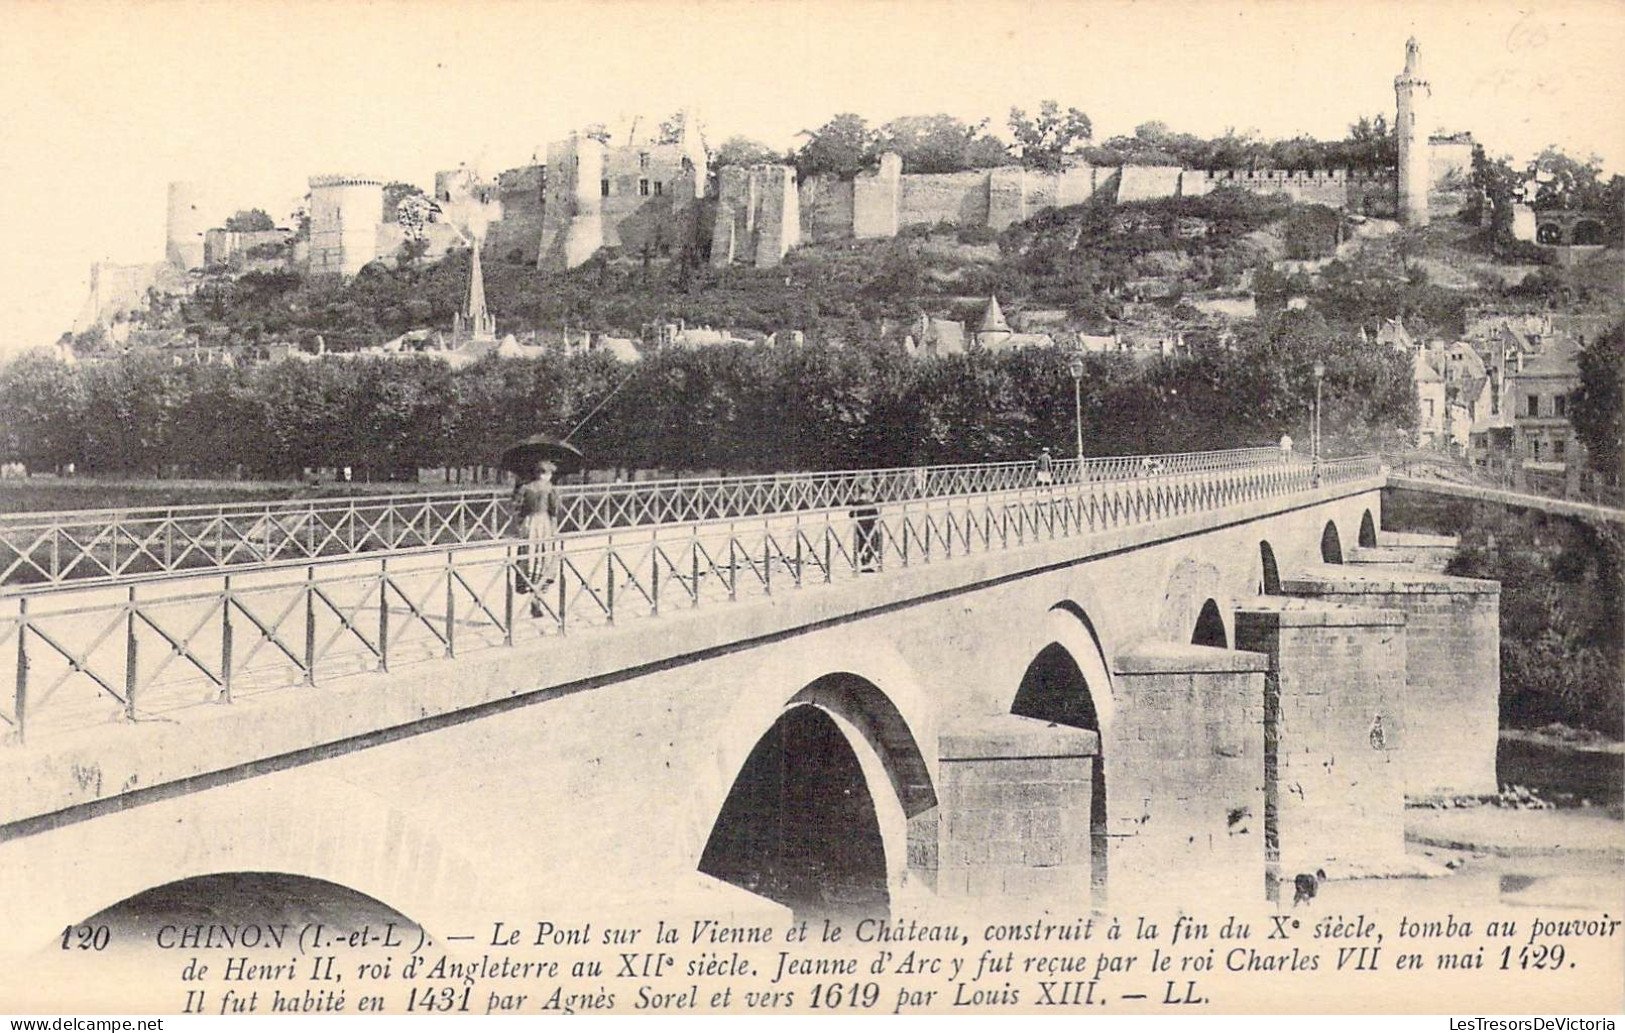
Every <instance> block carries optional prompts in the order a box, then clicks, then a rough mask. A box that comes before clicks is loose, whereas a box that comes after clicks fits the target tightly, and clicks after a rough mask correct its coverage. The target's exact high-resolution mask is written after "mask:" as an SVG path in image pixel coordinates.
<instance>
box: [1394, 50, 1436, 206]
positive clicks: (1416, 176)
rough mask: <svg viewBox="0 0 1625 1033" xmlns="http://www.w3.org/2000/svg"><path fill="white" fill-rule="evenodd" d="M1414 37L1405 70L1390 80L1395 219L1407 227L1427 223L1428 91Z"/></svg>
mask: <svg viewBox="0 0 1625 1033" xmlns="http://www.w3.org/2000/svg"><path fill="white" fill-rule="evenodd" d="M1420 50H1421V48H1420V47H1418V46H1417V43H1416V37H1415V36H1412V37H1411V38H1410V39H1409V40H1407V41H1406V43H1405V70H1404V71H1403V72H1400V73H1399V74H1398V75H1396V76H1395V77H1394V98H1395V100H1396V102H1397V107H1398V118H1397V119H1396V121H1395V123H1394V132H1395V134H1396V136H1397V140H1398V143H1399V217H1400V218H1401V219H1403V220H1404V221H1405V222H1406V223H1407V224H1408V225H1411V226H1426V225H1427V224H1428V137H1429V136H1430V135H1431V134H1432V132H1433V127H1432V125H1431V124H1430V123H1429V121H1428V103H1427V102H1428V98H1429V97H1430V96H1432V90H1431V89H1430V88H1429V87H1428V81H1427V80H1426V79H1424V78H1422V72H1421V69H1420V68H1419V67H1418V65H1417V56H1418V53H1419V52H1420Z"/></svg>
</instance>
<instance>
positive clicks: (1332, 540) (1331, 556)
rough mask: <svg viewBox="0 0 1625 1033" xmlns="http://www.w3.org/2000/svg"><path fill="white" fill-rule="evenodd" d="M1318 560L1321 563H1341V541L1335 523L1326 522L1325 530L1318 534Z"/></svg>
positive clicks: (1331, 521) (1333, 521) (1332, 521)
mask: <svg viewBox="0 0 1625 1033" xmlns="http://www.w3.org/2000/svg"><path fill="white" fill-rule="evenodd" d="M1320 560H1321V562H1322V563H1342V562H1343V539H1342V538H1341V537H1339V536H1338V533H1337V521H1335V520H1328V521H1326V529H1325V530H1323V531H1321V532H1320Z"/></svg>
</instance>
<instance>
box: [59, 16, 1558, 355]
mask: <svg viewBox="0 0 1625 1033" xmlns="http://www.w3.org/2000/svg"><path fill="white" fill-rule="evenodd" d="M1394 92H1395V109H1396V115H1397V118H1396V121H1395V127H1394V129H1395V134H1396V138H1397V143H1398V166H1397V168H1395V169H1384V170H1380V171H1356V170H1345V169H1316V170H1293V171H1287V170H1280V169H1225V170H1207V169H1193V168H1183V167H1179V166H1152V165H1129V166H1123V167H1101V166H1092V165H1089V164H1086V163H1082V162H1073V163H1069V164H1068V165H1066V166H1065V167H1064V168H1062V169H1060V170H1058V171H1055V172H1045V171H1037V170H1032V169H1025V168H1022V167H1021V166H1018V165H1009V166H1001V167H997V168H991V169H978V170H971V171H964V172H949V173H928V174H918V173H909V172H907V171H906V170H905V169H904V167H903V161H902V159H901V158H900V157H899V156H898V155H896V154H889V153H888V154H884V155H882V156H881V157H880V160H879V163H878V167H876V168H874V169H871V170H869V171H866V172H863V173H860V174H859V175H857V176H855V177H852V178H841V177H836V176H810V177H807V178H805V179H800V180H798V178H797V176H796V174H795V170H794V169H793V168H791V167H790V166H788V165H774V164H764V165H754V166H750V167H748V168H741V167H731V168H724V169H721V170H718V173H717V175H716V176H715V177H714V182H713V178H712V177H711V175H710V170H709V168H708V165H707V156H706V151H705V147H704V145H703V144H702V142H701V141H700V138H699V134H698V133H697V132H695V131H693V130H692V129H691V127H690V119H689V118H688V117H687V115H686V113H685V114H684V115H683V116H682V118H681V120H680V122H679V125H678V127H677V129H676V133H675V138H674V139H672V138H665V139H650V138H649V137H648V134H647V133H640V132H639V131H638V129H637V128H636V124H635V123H634V126H633V128H632V129H631V130H630V131H629V132H627V133H626V134H625V135H624V136H623V138H622V139H621V140H620V141H619V142H614V141H612V140H611V139H610V138H609V137H608V136H607V134H604V133H602V132H596V133H574V134H571V135H570V136H569V137H568V138H566V139H563V140H557V141H554V142H553V143H551V144H548V145H547V147H546V148H545V156H546V160H545V161H544V162H537V161H534V160H533V161H531V162H530V163H528V164H525V165H522V166H519V167H517V168H512V169H508V170H505V171H503V172H500V173H498V174H497V175H496V176H495V177H494V178H489V179H487V178H482V177H481V176H479V175H478V174H476V173H474V172H472V171H471V170H469V169H468V168H466V167H463V168H459V169H455V170H449V171H443V172H439V173H437V174H436V176H435V199H436V200H437V201H438V202H439V203H440V204H441V205H442V207H443V208H446V209H450V208H451V207H453V206H456V205H458V204H461V203H463V202H467V201H473V202H477V203H478V204H479V205H480V206H484V208H485V211H486V212H489V213H497V212H500V214H492V215H488V216H487V215H482V216H481V217H482V218H484V219H487V220H488V221H487V222H486V223H484V224H483V225H482V227H481V230H482V231H483V232H477V233H476V237H477V238H483V247H484V250H485V251H486V257H487V258H488V259H489V258H492V257H500V258H502V259H506V260H510V261H520V262H524V263H527V264H534V265H535V266H537V267H538V268H543V269H569V268H574V267H575V266H578V265H581V264H582V263H584V262H586V261H588V260H589V259H591V258H592V257H593V256H594V255H596V254H598V253H599V252H600V251H601V250H603V249H605V248H618V249H620V250H621V252H622V253H623V254H624V255H626V256H628V257H634V258H635V257H643V258H645V259H648V258H661V257H669V256H672V255H673V254H674V253H681V252H682V251H684V250H685V249H688V248H691V247H694V246H696V245H699V244H702V243H703V242H704V240H705V239H706V238H707V237H708V239H709V243H710V256H711V263H712V264H713V265H714V266H727V265H731V264H735V263H740V264H746V265H752V266H755V267H757V268H770V267H773V266H776V265H777V264H779V263H780V262H781V261H783V259H784V257H785V255H786V254H787V253H788V252H789V251H790V249H792V248H794V247H796V246H798V245H799V244H801V243H802V242H803V241H810V242H823V241H833V240H842V239H856V240H869V239H886V238H890V237H895V236H896V235H897V234H898V233H899V232H901V231H903V230H904V229H907V228H908V227H914V226H937V225H944V224H946V225H951V226H956V227H961V228H968V227H985V228H987V229H990V230H993V231H999V230H1003V229H1005V228H1006V227H1008V226H1010V225H1012V224H1015V223H1018V222H1021V221H1023V220H1025V219H1028V218H1030V217H1031V216H1033V215H1034V214H1036V213H1037V212H1039V211H1040V210H1042V209H1044V208H1051V207H1065V206H1068V205H1076V204H1081V203H1084V202H1086V201H1090V200H1092V199H1097V198H1099V199H1106V200H1109V201H1111V202H1115V203H1128V202H1134V201H1150V200H1158V199H1162V198H1173V197H1200V196H1204V195H1206V194H1209V193H1212V192H1213V191H1215V190H1221V189H1229V190H1242V191H1246V192H1248V193H1253V194H1274V195H1281V196H1285V197H1288V198H1290V199H1292V200H1293V201H1296V202H1300V203H1305V204H1320V205H1325V206H1327V207H1330V208H1334V209H1338V210H1344V211H1351V212H1358V213H1363V214H1368V215H1376V216H1390V215H1397V216H1398V217H1400V218H1401V219H1403V220H1404V221H1405V222H1407V223H1409V224H1411V225H1416V226H1425V225H1427V221H1428V212H1429V193H1430V191H1436V190H1438V189H1439V188H1440V187H1442V186H1445V185H1448V184H1452V183H1459V182H1460V181H1462V180H1464V179H1465V178H1466V177H1467V176H1468V175H1470V173H1471V168H1472V153H1473V147H1474V145H1473V140H1472V137H1471V136H1470V135H1468V134H1465V133H1462V134H1456V135H1453V136H1440V135H1437V134H1435V133H1433V132H1432V126H1431V123H1430V121H1429V118H1428V103H1427V102H1428V100H1429V99H1430V97H1431V87H1430V84H1429V83H1428V80H1427V79H1426V78H1425V77H1423V75H1422V72H1421V68H1420V47H1419V45H1418V44H1417V41H1416V40H1415V38H1412V39H1410V40H1409V41H1408V42H1407V44H1406V48H1405V65H1404V69H1403V71H1402V72H1401V73H1400V74H1399V75H1398V76H1396V77H1395V79H1394ZM383 189H384V181H383V180H381V179H378V178H374V177H370V176H361V175H321V176H312V177H311V178H310V209H309V211H310V239H309V241H308V244H307V243H306V242H304V241H296V240H294V239H293V235H292V234H291V233H290V232H289V231H286V230H277V231H263V232H261V233H254V234H242V233H231V232H228V231H226V230H224V229H222V228H221V223H222V221H223V219H224V216H225V214H226V209H225V208H224V207H222V206H220V205H218V204H215V203H213V201H212V200H211V197H210V195H209V193H208V192H207V191H206V190H205V189H204V188H203V187H201V186H199V185H198V184H196V183H187V182H176V183H171V184H170V186H169V194H168V219H167V224H166V233H165V247H164V252H165V262H164V263H162V264H163V265H165V266H166V267H167V269H168V270H170V271H173V272H180V273H184V272H186V271H188V270H192V269H200V268H204V267H205V266H209V265H222V264H223V265H228V266H231V267H233V268H237V269H252V268H264V267H266V265H267V263H274V261H281V262H284V263H288V264H292V265H295V266H308V269H309V271H310V272H311V273H318V274H320V273H328V274H336V275H340V276H353V275H355V274H356V273H358V272H360V271H361V269H362V268H363V267H365V266H366V265H367V264H368V263H370V262H373V261H376V260H378V259H390V258H393V257H395V256H396V255H397V254H398V253H399V252H400V249H401V246H402V244H403V243H405V242H406V240H407V239H408V233H407V230H406V229H405V228H404V227H402V226H401V225H400V223H399V222H397V221H396V220H395V219H394V218H392V213H388V212H385V211H384V203H383ZM713 190H714V194H713V195H712V196H710V197H708V193H711V191H713ZM708 208H709V210H708ZM707 219H709V220H710V221H709V226H708V225H707ZM451 221H454V220H444V221H441V222H435V223H429V224H428V225H426V226H424V227H421V228H420V229H419V230H418V231H417V232H418V235H419V237H420V238H421V239H422V240H424V241H425V242H426V244H427V247H426V250H425V251H424V252H423V254H424V257H426V258H430V259H433V258H437V257H439V256H441V255H443V254H445V253H446V251H447V250H448V249H450V248H452V247H454V246H457V245H458V244H459V243H466V237H465V235H464V234H463V233H462V232H461V231H460V230H459V229H458V228H457V227H456V226H455V225H451V224H450V223H451ZM1525 221H1527V222H1530V223H1531V224H1530V225H1529V226H1527V227H1522V226H1520V229H1526V230H1527V235H1528V236H1530V237H1533V236H1534V235H1535V227H1534V226H1533V224H1532V220H1525ZM278 243H285V244H287V245H288V246H287V247H286V249H285V252H284V253H283V255H282V256H281V257H279V258H277V259H274V260H273V259H271V258H264V259H262V260H260V261H257V262H256V261H255V260H254V253H255V252H256V249H259V251H261V252H269V251H271V250H275V249H274V247H268V246H272V245H277V244H278ZM160 279H161V277H160V276H159V270H158V269H157V268H156V267H155V266H152V267H149V266H117V267H115V266H113V265H111V264H103V265H99V266H98V267H97V268H96V269H94V270H93V271H92V298H91V301H90V302H89V303H88V305H87V308H86V311H85V312H83V313H81V318H80V320H79V323H80V324H84V325H92V324H95V323H105V322H106V321H107V320H108V319H109V318H111V316H112V315H113V314H116V313H117V312H118V311H121V310H122V309H124V308H125V307H128V306H130V305H131V304H132V303H133V302H134V301H135V298H134V295H135V294H136V293H138V292H139V291H140V290H141V289H144V287H146V286H151V285H154V284H156V283H157V282H158V281H159V280H160Z"/></svg>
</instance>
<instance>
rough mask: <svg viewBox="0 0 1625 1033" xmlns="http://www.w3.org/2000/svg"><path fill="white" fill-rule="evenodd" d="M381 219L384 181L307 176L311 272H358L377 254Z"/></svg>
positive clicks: (346, 273)
mask: <svg viewBox="0 0 1625 1033" xmlns="http://www.w3.org/2000/svg"><path fill="white" fill-rule="evenodd" d="M383 221H384V181H383V180H381V179H374V178H372V177H371V176H346V175H340V176H312V177H310V271H311V272H312V273H338V274H339V275H341V276H354V275H355V274H356V273H359V272H360V271H361V267H362V266H364V265H366V264H367V263H368V262H371V261H372V260H373V259H374V258H377V257H378V226H379V224H381V223H382V222H383Z"/></svg>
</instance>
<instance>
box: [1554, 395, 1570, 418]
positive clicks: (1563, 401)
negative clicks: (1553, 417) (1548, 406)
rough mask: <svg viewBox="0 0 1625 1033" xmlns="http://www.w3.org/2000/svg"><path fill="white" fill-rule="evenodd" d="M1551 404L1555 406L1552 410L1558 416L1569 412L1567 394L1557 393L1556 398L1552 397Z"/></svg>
mask: <svg viewBox="0 0 1625 1033" xmlns="http://www.w3.org/2000/svg"><path fill="white" fill-rule="evenodd" d="M1552 404H1553V405H1554V406H1555V407H1556V408H1554V409H1553V410H1552V411H1553V412H1554V413H1556V414H1557V415H1558V416H1567V415H1568V414H1569V396H1568V395H1558V396H1557V397H1556V398H1553V399H1552Z"/></svg>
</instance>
